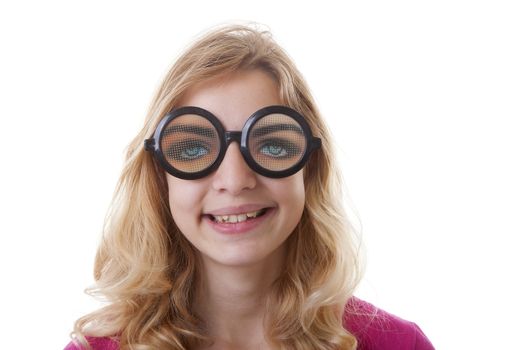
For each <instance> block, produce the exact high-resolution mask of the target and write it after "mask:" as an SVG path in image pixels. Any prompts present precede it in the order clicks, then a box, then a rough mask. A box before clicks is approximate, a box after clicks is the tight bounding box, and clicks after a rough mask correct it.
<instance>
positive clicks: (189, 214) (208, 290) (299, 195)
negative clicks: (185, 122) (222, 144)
mask: <svg viewBox="0 0 505 350" xmlns="http://www.w3.org/2000/svg"><path fill="white" fill-rule="evenodd" d="M278 90H279V89H278V86H277V83H276V82H275V81H274V80H273V79H272V78H271V77H270V76H269V75H268V74H267V73H265V72H263V71H261V70H250V71H240V72H236V73H233V74H228V75H226V76H224V77H219V78H214V79H211V80H207V81H205V82H202V83H199V84H197V85H195V86H193V87H192V88H191V89H190V90H189V91H187V92H186V94H185V95H184V96H183V97H182V99H181V100H180V101H179V103H178V106H197V107H201V108H205V109H207V110H208V111H210V112H212V113H213V114H214V115H215V116H217V117H218V119H219V120H220V121H221V123H222V124H223V126H224V127H225V129H226V130H241V129H242V127H243V125H244V123H245V121H246V120H247V118H248V117H249V116H250V115H251V114H252V113H253V112H255V111H257V110H258V109H260V108H262V107H265V106H269V105H278V104H282V101H281V99H280V96H279V92H278ZM167 183H168V190H169V203H170V209H171V212H172V215H173V218H174V220H175V222H176V224H177V225H178V227H179V228H180V230H181V231H182V233H183V234H184V235H185V236H186V238H187V239H188V240H189V241H190V242H191V243H192V244H193V245H194V246H195V247H196V248H197V249H198V251H199V252H200V254H201V258H202V259H201V260H202V262H203V269H204V271H203V276H204V283H203V285H204V287H203V289H202V290H200V291H199V296H198V298H197V303H196V308H197V311H198V312H199V314H200V315H201V316H202V317H203V319H204V321H205V322H206V324H207V325H208V326H209V334H210V336H211V337H212V338H213V339H214V340H215V343H214V345H213V346H212V347H211V348H212V349H232V348H233V349H237V348H240V349H249V348H250V349H268V348H270V347H269V345H268V344H267V342H266V341H265V339H264V336H263V326H262V322H263V319H264V317H265V308H264V300H265V295H266V293H267V292H268V291H269V288H270V286H271V284H272V282H273V281H274V280H275V279H276V278H277V276H278V275H279V273H280V271H281V269H282V266H283V264H284V260H285V255H286V244H285V242H286V239H287V238H288V237H289V235H290V234H291V233H292V231H293V229H294V228H295V227H296V225H297V224H298V222H299V221H300V218H301V215H302V212H303V207H304V201H305V188H304V183H303V173H302V171H299V172H298V173H296V174H294V175H292V176H289V177H287V178H282V179H272V178H267V177H263V176H261V175H259V174H257V173H255V172H254V171H253V170H251V169H250V168H249V167H248V165H247V164H246V163H245V161H244V159H243V158H242V155H241V154H240V150H239V146H238V144H237V143H235V142H234V143H232V144H231V145H230V146H229V148H228V150H227V152H226V155H225V157H224V160H223V162H222V163H221V165H220V166H219V168H218V169H217V170H216V171H215V172H214V173H212V174H210V175H209V176H207V177H205V178H203V179H198V180H182V179H178V178H175V177H173V176H171V175H169V174H167ZM244 206H246V207H244ZM251 207H253V208H256V207H261V208H263V207H267V208H269V210H268V212H267V214H265V217H263V218H262V219H261V220H259V224H257V225H255V226H253V228H252V229H248V230H246V231H245V232H239V233H231V234H229V233H228V234H226V233H223V232H220V231H219V230H216V228H215V227H214V226H212V224H211V223H210V221H209V217H208V216H206V215H205V214H208V213H216V212H217V213H221V214H223V213H227V212H230V213H236V212H240V211H241V210H242V209H243V208H246V209H248V208H251Z"/></svg>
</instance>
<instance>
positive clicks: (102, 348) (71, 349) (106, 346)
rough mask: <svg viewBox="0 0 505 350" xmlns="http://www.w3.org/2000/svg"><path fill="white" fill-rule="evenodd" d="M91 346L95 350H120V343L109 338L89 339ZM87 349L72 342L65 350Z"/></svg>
mask: <svg viewBox="0 0 505 350" xmlns="http://www.w3.org/2000/svg"><path fill="white" fill-rule="evenodd" d="M86 339H87V340H88V343H89V345H91V348H92V349H93V350H118V349H119V343H118V341H117V340H115V339H113V338H109V337H103V338H97V337H87V338H86ZM84 349H85V348H84V347H82V346H81V345H79V344H78V343H77V342H75V341H72V342H71V343H70V344H68V345H67V346H66V347H65V349H63V350H84Z"/></svg>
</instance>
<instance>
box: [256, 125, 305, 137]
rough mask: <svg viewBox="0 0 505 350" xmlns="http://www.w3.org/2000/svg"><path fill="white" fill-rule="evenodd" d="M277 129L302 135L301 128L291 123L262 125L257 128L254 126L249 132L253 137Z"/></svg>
mask: <svg viewBox="0 0 505 350" xmlns="http://www.w3.org/2000/svg"><path fill="white" fill-rule="evenodd" d="M277 131H294V132H296V133H297V134H300V135H303V130H302V129H301V128H300V127H299V126H297V125H293V124H274V125H267V126H262V127H259V128H255V129H254V130H253V132H252V134H251V136H253V137H257V136H264V135H266V134H271V133H274V132H277Z"/></svg>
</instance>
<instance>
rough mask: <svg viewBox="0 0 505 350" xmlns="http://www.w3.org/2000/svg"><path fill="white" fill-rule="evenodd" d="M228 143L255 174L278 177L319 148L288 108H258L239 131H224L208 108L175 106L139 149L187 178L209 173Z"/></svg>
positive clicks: (296, 167)
mask: <svg viewBox="0 0 505 350" xmlns="http://www.w3.org/2000/svg"><path fill="white" fill-rule="evenodd" d="M232 141H236V142H237V143H239V145H240V152H241V153H242V156H243V157H244V160H245V161H246V163H247V164H248V165H249V167H250V168H251V169H252V170H254V171H255V172H257V173H258V174H260V175H263V176H267V177H271V178H281V177H287V176H290V175H293V174H294V173H296V172H297V171H299V170H300V169H301V168H302V167H303V166H304V165H305V163H307V160H308V159H309V156H310V154H311V153H312V151H314V150H315V149H317V148H319V147H321V139H320V138H317V137H313V136H312V133H311V131H310V127H309V125H308V124H307V122H306V121H305V118H304V117H303V116H302V115H301V114H300V113H298V112H297V111H295V110H294V109H291V108H289V107H285V106H268V107H264V108H262V109H260V110H258V111H256V112H255V113H253V115H251V116H250V117H249V119H247V121H246V123H245V125H244V127H243V129H242V131H225V130H224V127H223V125H222V124H221V122H220V121H219V119H217V117H216V116H214V115H213V114H212V113H211V112H209V111H207V110H205V109H203V108H199V107H181V108H178V109H175V110H173V111H171V112H170V113H168V114H167V115H166V116H165V117H164V118H163V119H162V120H161V121H160V122H159V124H158V126H157V127H156V131H155V132H154V135H153V137H152V138H149V139H146V140H145V141H144V148H145V149H146V150H147V151H150V152H152V153H153V154H154V157H155V158H156V160H157V161H158V162H159V164H160V165H161V166H162V167H163V169H165V171H167V172H168V173H169V174H171V175H173V176H176V177H178V178H181V179H186V180H193V179H199V178H202V177H205V176H207V175H209V174H210V173H212V172H213V171H215V170H216V169H217V168H218V167H219V165H220V164H221V161H222V160H223V158H224V156H225V153H226V149H227V148H228V146H229V145H230V143H231V142H232Z"/></svg>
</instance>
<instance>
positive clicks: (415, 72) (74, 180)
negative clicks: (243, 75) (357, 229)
mask: <svg viewBox="0 0 505 350" xmlns="http://www.w3.org/2000/svg"><path fill="white" fill-rule="evenodd" d="M328 3H329V2H328ZM504 18H505V11H504V10H503V5H502V2H501V1H482V0H480V1H464V0H463V1H448V0H436V1H435V0H427V1H426V0H425V1H416V2H414V1H393V0H387V1H345V2H344V1H339V2H335V3H334V5H331V6H330V5H328V4H327V3H323V2H317V1H310V2H306V1H305V2H303V3H300V4H299V5H298V4H297V3H295V2H293V1H290V2H287V1H286V2H281V1H278V2H274V1H258V0H256V1H250V2H247V3H246V2H239V1H228V2H227V1H216V0H214V1H207V2H203V1H202V2H200V3H198V2H194V1H193V2H192V1H186V2H184V1H177V2H175V1H174V2H169V1H145V2H143V3H142V4H141V2H140V1H139V2H136V3H134V2H131V1H121V2H120V1H114V2H112V1H102V2H99V1H86V2H84V1H82V2H77V1H74V2H71V1H59V2H58V1H16V2H14V1H11V2H1V4H0V45H1V47H0V51H1V52H0V118H1V124H0V157H1V158H0V159H1V163H0V164H1V170H0V177H1V179H0V205H1V210H0V215H1V220H0V240H1V241H0V269H1V271H0V273H1V290H0V293H1V297H0V322H1V324H0V330H1V331H0V332H1V334H2V340H1V344H2V345H1V346H0V347H1V348H2V349H61V348H63V347H64V345H65V344H66V343H67V342H68V334H69V332H70V331H71V328H72V324H73V322H74V320H75V319H76V318H78V317H79V316H81V315H83V314H84V313H86V312H88V311H91V310H93V309H94V308H96V307H97V306H98V305H99V304H98V303H97V302H95V301H93V300H92V299H91V298H90V297H88V296H86V295H85V294H84V293H83V289H84V288H85V287H86V286H88V285H90V284H91V283H92V265H93V258H94V253H95V250H96V246H97V244H98V241H99V237H100V231H101V227H102V223H103V219H104V216H105V213H106V209H107V207H108V205H109V202H110V199H111V196H112V192H113V189H114V186H115V183H116V180H117V178H118V175H119V172H120V169H121V166H122V160H123V156H124V150H125V147H126V145H127V143H128V142H129V141H130V139H131V138H133V136H134V135H135V134H136V132H137V131H138V130H139V128H140V127H141V125H142V122H143V119H144V116H145V112H146V110H147V106H148V104H149V102H150V100H151V97H152V95H153V93H154V91H155V89H156V87H157V85H158V83H159V82H160V80H161V78H162V76H163V74H164V72H166V71H167V69H168V67H169V65H170V63H172V62H173V60H174V59H175V58H176V56H177V55H178V54H179V53H180V52H181V51H182V50H183V49H184V47H186V45H188V44H189V43H190V42H191V41H192V40H193V39H194V38H195V37H196V36H197V35H198V34H200V33H201V32H202V31H204V30H206V29H207V28H209V27H210V26H213V25H215V24H220V23H222V22H224V21H233V20H250V21H256V22H260V23H263V24H266V25H268V26H269V28H270V29H271V30H272V32H273V34H274V38H276V39H277V41H278V42H279V43H280V44H281V45H282V46H283V47H284V48H285V49H286V50H287V52H288V53H289V54H290V55H291V56H292V57H293V59H294V60H295V62H296V63H297V65H298V67H299V68H300V70H301V71H302V72H303V73H304V75H305V77H306V80H307V81H308V83H309V85H310V87H311V89H312V92H313V94H314V96H315V98H316V100H317V102H318V104H319V107H320V109H321V110H322V112H323V114H324V115H325V117H326V118H327V120H328V122H329V123H330V124H331V127H332V130H333V133H334V136H335V139H336V143H337V145H338V148H339V154H338V156H339V161H340V164H341V167H342V169H343V173H344V177H345V180H346V186H347V190H348V193H349V198H350V202H349V204H350V206H352V207H353V208H354V210H355V211H356V213H357V215H358V217H359V220H360V221H361V224H362V230H363V237H364V241H365V243H366V246H367V252H368V269H367V273H366V276H365V279H364V281H363V284H362V286H361V288H360V290H359V291H358V295H359V296H360V297H362V298H364V299H367V300H368V301H371V302H373V303H375V304H376V305H378V306H380V307H382V308H384V309H386V310H388V311H390V312H393V313H395V314H397V315H399V316H401V317H404V318H406V319H409V320H413V321H415V322H417V323H418V324H419V325H420V326H421V327H422V329H423V330H424V331H425V333H426V334H427V335H428V336H429V337H430V339H431V340H432V341H433V343H434V344H435V346H436V347H437V348H438V349H486V348H493V349H496V348H500V347H501V346H503V341H502V335H503V325H504V322H503V314H504V312H505V308H504V302H503V295H504V294H505V288H504V286H503V275H504V272H503V270H504V269H503V266H505V259H504V257H503V252H502V251H503V247H504V244H503V236H504V235H505V224H504V223H503V220H504V218H505V215H504V209H505V204H504V202H505V185H504V181H505V164H504V163H505V160H504V158H505V157H504V150H505V137H504V131H505V127H504V125H503V120H504V118H505V101H504V100H505V69H504V66H505V64H504V62H505V20H504Z"/></svg>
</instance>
